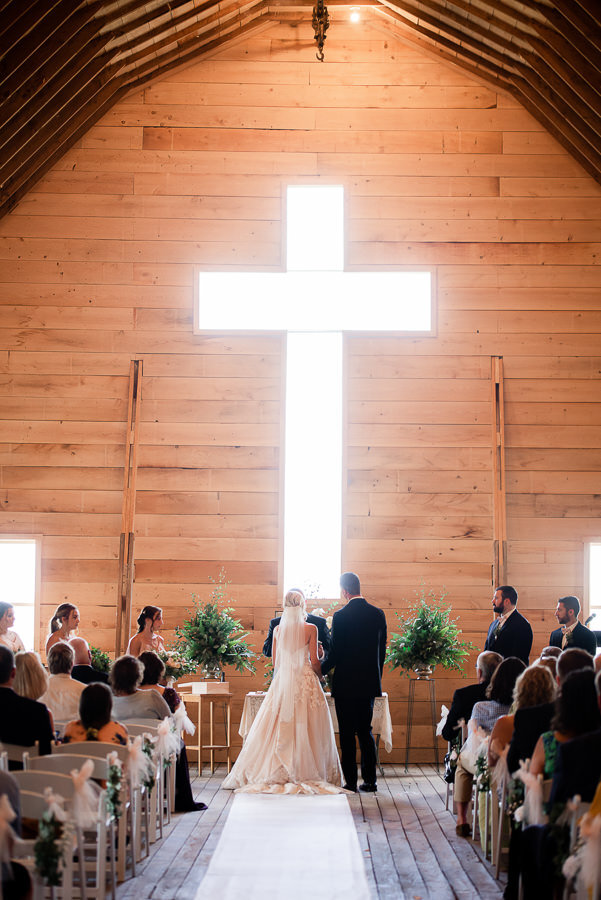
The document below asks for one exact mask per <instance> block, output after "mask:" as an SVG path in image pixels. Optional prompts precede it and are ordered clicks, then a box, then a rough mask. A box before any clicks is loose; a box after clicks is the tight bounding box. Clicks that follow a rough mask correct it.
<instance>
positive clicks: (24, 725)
mask: <svg viewBox="0 0 601 900" xmlns="http://www.w3.org/2000/svg"><path fill="white" fill-rule="evenodd" d="M14 680H15V657H14V655H13V652H12V650H9V649H8V647H3V646H1V645H0V741H5V742H6V743H7V744H18V745H20V746H22V747H31V746H32V745H33V744H34V743H35V742H36V741H39V746H40V754H43V755H48V754H49V753H50V747H51V743H52V737H53V735H52V726H51V725H50V716H49V714H48V710H47V709H46V707H45V706H44V704H43V703H38V702H37V700H30V699H29V698H28V697H20V696H19V695H18V694H16V693H15V692H14V690H13V687H12V685H13V681H14Z"/></svg>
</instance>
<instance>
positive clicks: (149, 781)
mask: <svg viewBox="0 0 601 900" xmlns="http://www.w3.org/2000/svg"><path fill="white" fill-rule="evenodd" d="M142 752H143V753H144V754H145V755H146V756H147V757H148V759H149V760H150V761H151V762H152V764H153V765H152V769H151V767H150V766H149V767H148V772H149V773H150V774H148V776H147V777H146V778H142V785H143V786H144V787H145V788H146V790H147V791H148V793H149V794H150V793H152V789H153V788H154V785H155V782H156V776H155V771H156V770H155V767H154V761H155V756H154V741H153V740H152V738H150V737H149V736H148V735H147V734H145V735H144V736H143V738H142Z"/></svg>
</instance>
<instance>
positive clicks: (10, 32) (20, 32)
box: [2, 0, 61, 47]
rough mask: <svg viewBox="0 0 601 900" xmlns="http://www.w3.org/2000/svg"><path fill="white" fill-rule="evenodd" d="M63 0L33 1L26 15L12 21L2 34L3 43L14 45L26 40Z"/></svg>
mask: <svg viewBox="0 0 601 900" xmlns="http://www.w3.org/2000/svg"><path fill="white" fill-rule="evenodd" d="M60 4H61V0H41V2H36V3H33V4H32V5H31V6H30V7H29V9H28V10H27V12H25V14H24V15H21V16H20V17H18V18H17V19H13V20H12V21H11V22H10V25H9V27H8V28H6V29H5V30H4V32H3V34H2V44H3V45H4V46H6V47H14V46H16V45H17V44H18V43H20V41H22V40H26V39H27V37H28V36H29V35H30V33H31V32H32V31H33V30H34V29H36V28H38V27H39V26H40V24H41V23H42V22H43V21H44V20H45V19H46V17H47V16H49V15H50V13H52V12H53V11H54V10H55V9H56V8H57V6H60Z"/></svg>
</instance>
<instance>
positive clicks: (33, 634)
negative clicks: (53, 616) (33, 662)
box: [0, 536, 41, 650]
mask: <svg viewBox="0 0 601 900" xmlns="http://www.w3.org/2000/svg"><path fill="white" fill-rule="evenodd" d="M40 556H41V540H40V538H31V537H27V538H26V537H5V536H2V537H0V572H2V600H3V601H4V602H5V603H10V604H11V605H12V607H13V609H14V615H15V621H14V625H13V626H12V627H11V629H10V630H11V631H16V632H17V634H18V635H19V637H20V638H21V640H22V641H23V643H24V644H25V649H26V650H37V649H38V638H39V624H38V623H39V618H40V616H39V611H40V603H39V581H40V579H39V569H40Z"/></svg>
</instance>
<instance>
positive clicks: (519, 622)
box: [484, 609, 532, 666]
mask: <svg viewBox="0 0 601 900" xmlns="http://www.w3.org/2000/svg"><path fill="white" fill-rule="evenodd" d="M496 624H497V621H496V619H495V621H494V622H493V623H492V625H491V626H490V628H489V629H488V635H487V636H486V643H485V644H484V649H485V650H494V651H495V653H500V654H501V656H502V657H503V659H507V657H508V656H517V658H518V659H521V660H523V662H524V664H525V665H526V666H527V665H528V661H529V656H530V650H531V649H532V628H531V627H530V622H529V621H528V619H525V618H524V616H523V615H522V614H521V613H519V612H518V611H517V609H516V610H515V612H513V613H512V614H511V615H510V617H509V618H508V619H507V621H506V622H505V625H504V626H503V628H501V630H500V632H499V633H498V635H497V636H496V638H494V637H493V631H494V630H495V625H496Z"/></svg>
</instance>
